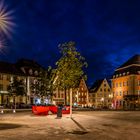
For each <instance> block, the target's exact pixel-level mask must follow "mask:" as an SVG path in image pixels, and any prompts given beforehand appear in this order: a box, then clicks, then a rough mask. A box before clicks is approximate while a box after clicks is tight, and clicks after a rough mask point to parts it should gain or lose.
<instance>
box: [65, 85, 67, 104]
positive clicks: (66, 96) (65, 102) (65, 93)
mask: <svg viewBox="0 0 140 140" xmlns="http://www.w3.org/2000/svg"><path fill="white" fill-rule="evenodd" d="M64 94H65V103H64V104H65V105H67V90H66V87H65V88H64Z"/></svg>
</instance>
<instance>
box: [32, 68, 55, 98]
mask: <svg viewBox="0 0 140 140" xmlns="http://www.w3.org/2000/svg"><path fill="white" fill-rule="evenodd" d="M53 75H54V70H53V69H52V68H51V67H50V66H49V67H48V69H47V70H45V69H41V70H40V73H39V77H37V79H36V80H35V81H34V83H32V85H31V88H32V89H33V90H34V92H35V95H36V96H38V97H40V98H41V99H42V97H43V96H45V97H47V99H50V100H52V95H53Z"/></svg>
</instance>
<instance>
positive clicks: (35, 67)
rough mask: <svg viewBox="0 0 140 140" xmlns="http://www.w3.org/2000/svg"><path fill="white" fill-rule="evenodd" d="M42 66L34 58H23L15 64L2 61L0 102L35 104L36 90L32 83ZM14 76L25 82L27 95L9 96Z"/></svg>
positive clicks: (0, 64)
mask: <svg viewBox="0 0 140 140" xmlns="http://www.w3.org/2000/svg"><path fill="white" fill-rule="evenodd" d="M40 68H41V66H40V65H39V64H38V63H36V62H35V61H32V60H27V59H21V60H19V61H18V62H17V63H15V64H11V63H7V62H0V104H1V105H4V106H8V105H9V104H12V103H14V102H15V100H16V102H17V103H18V102H20V103H25V104H33V103H34V91H33V90H32V88H31V84H32V83H33V82H34V80H35V79H36V78H37V77H38V74H39V70H40ZM13 77H17V78H18V79H22V80H23V81H24V84H25V87H26V89H25V91H26V95H25V96H22V97H21V96H18V97H15V96H14V97H11V96H9V92H8V86H9V85H10V83H11V82H12V81H13Z"/></svg>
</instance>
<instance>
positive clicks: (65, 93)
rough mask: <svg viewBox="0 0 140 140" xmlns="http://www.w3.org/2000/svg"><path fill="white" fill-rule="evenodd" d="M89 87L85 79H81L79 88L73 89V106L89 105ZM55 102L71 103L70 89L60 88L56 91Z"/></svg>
mask: <svg viewBox="0 0 140 140" xmlns="http://www.w3.org/2000/svg"><path fill="white" fill-rule="evenodd" d="M88 96H89V94H88V88H87V85H86V82H85V80H84V79H81V80H80V82H79V85H78V86H77V88H75V89H73V94H72V102H73V106H76V107H77V106H82V107H84V106H87V105H88V101H89V100H88ZM53 103H54V104H67V105H69V104H70V91H69V90H59V89H58V88H57V89H56V90H55V91H54V96H53Z"/></svg>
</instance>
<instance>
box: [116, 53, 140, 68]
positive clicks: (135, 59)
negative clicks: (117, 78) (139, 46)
mask: <svg viewBox="0 0 140 140" xmlns="http://www.w3.org/2000/svg"><path fill="white" fill-rule="evenodd" d="M132 64H138V65H140V55H134V56H133V57H131V58H130V59H128V60H127V61H126V62H125V63H124V64H122V65H121V66H120V67H119V68H123V67H126V66H129V65H132ZM119 68H118V69H119Z"/></svg>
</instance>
